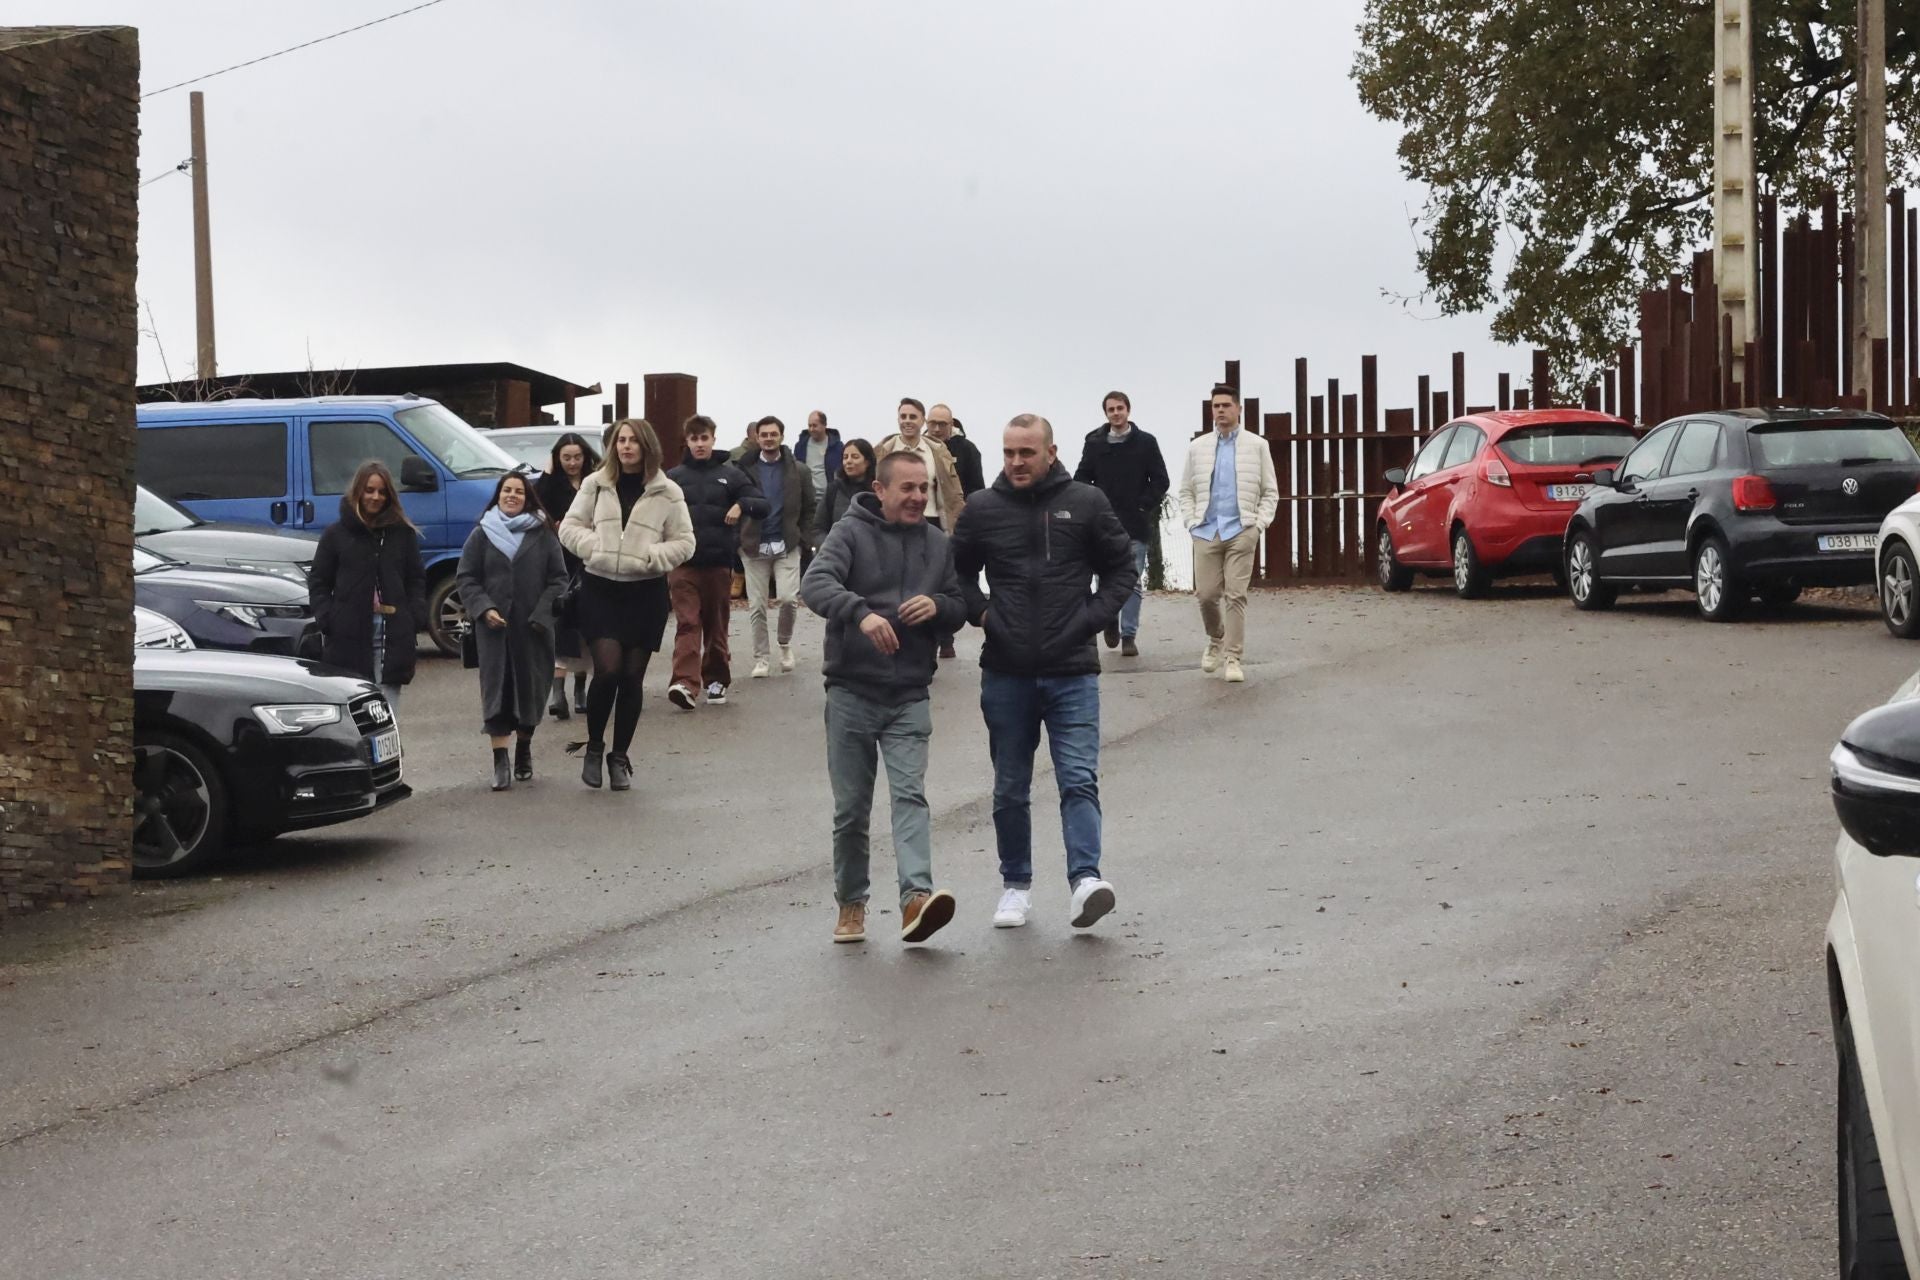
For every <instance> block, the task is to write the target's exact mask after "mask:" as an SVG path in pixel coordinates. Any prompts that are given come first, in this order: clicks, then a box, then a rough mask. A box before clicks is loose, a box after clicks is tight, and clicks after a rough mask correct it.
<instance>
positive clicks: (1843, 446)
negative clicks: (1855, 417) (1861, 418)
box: [1747, 422, 1920, 468]
mask: <svg viewBox="0 0 1920 1280" xmlns="http://www.w3.org/2000/svg"><path fill="white" fill-rule="evenodd" d="M1747 439H1748V440H1750V441H1752V442H1753V460H1754V465H1755V466H1758V467H1764V468H1772V467H1863V466H1866V465H1868V464H1869V463H1874V462H1905V463H1914V462H1920V455H1916V454H1915V453H1914V451H1913V445H1912V444H1911V443H1910V442H1909V441H1908V440H1907V437H1906V433H1905V432H1903V431H1901V430H1900V428H1899V426H1898V425H1896V424H1894V423H1891V422H1832V423H1827V422H1794V423H1787V424H1785V425H1782V426H1777V427H1755V428H1754V429H1753V430H1751V431H1749V432H1748V433H1747Z"/></svg>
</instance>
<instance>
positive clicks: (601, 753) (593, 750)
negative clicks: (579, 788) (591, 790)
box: [580, 742, 607, 787]
mask: <svg viewBox="0 0 1920 1280" xmlns="http://www.w3.org/2000/svg"><path fill="white" fill-rule="evenodd" d="M606 754H607V749H606V748H605V747H602V746H597V745H595V744H594V743H591V742H589V743H588V744H587V758H586V759H585V760H583V761H582V762H581V764H580V781H582V782H584V783H586V784H587V785H588V786H590V787H597V786H599V785H600V762H601V760H602V759H603V758H604V757H605V756H606Z"/></svg>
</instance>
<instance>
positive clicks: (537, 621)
mask: <svg viewBox="0 0 1920 1280" xmlns="http://www.w3.org/2000/svg"><path fill="white" fill-rule="evenodd" d="M459 582H460V602H461V603H462V604H464V605H465V606H466V609H467V616H468V617H469V618H471V619H473V640H474V647H475V648H476V649H477V650H478V651H479V656H480V703H481V715H482V717H483V719H484V726H483V727H484V728H485V729H486V732H487V736H488V737H489V738H490V739H492V743H493V789H494V790H495V791H505V790H506V789H507V788H508V787H511V786H512V785H513V780H514V779H515V778H518V779H520V780H521V781H522V782H525V781H526V780H527V779H529V778H531V777H533V731H534V729H535V728H537V727H538V726H539V724H540V711H541V708H542V707H544V706H545V705H546V701H547V685H548V680H549V677H548V674H547V673H548V672H550V671H552V670H553V636H554V629H555V621H554V616H553V605H554V601H556V600H558V599H559V598H560V593H561V592H562V591H563V590H565V589H566V585H567V565H566V561H565V559H564V558H563V557H562V555H561V549H560V539H559V538H558V537H557V536H555V534H554V532H553V526H552V525H551V524H549V523H548V522H547V518H546V516H545V515H544V514H542V513H541V510H540V499H539V498H537V497H536V496H534V492H533V486H532V484H531V483H530V482H529V481H528V480H527V478H526V477H525V476H523V475H520V474H519V473H518V472H508V473H507V474H506V475H504V476H501V477H500V483H499V484H497V485H495V486H494V488H493V501H491V502H489V503H488V504H487V509H486V510H485V511H483V512H481V513H480V523H479V524H478V525H477V526H475V528H474V530H473V532H472V533H470V534H468V535H467V544H466V546H465V547H463V548H462V549H461V551H460V577H459ZM515 735H517V736H518V738H519V743H518V745H517V746H516V747H515V748H514V755H513V767H512V771H511V772H509V771H508V767H507V739H508V738H509V737H510V736H515Z"/></svg>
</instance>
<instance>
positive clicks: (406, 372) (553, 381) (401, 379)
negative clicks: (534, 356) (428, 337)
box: [138, 360, 600, 407]
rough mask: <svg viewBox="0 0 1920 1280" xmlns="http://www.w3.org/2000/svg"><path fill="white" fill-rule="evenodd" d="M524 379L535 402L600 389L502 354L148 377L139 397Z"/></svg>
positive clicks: (388, 389) (281, 393) (390, 390)
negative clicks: (204, 377) (474, 359)
mask: <svg viewBox="0 0 1920 1280" xmlns="http://www.w3.org/2000/svg"><path fill="white" fill-rule="evenodd" d="M508 380H512V381H516V382H525V383H527V384H529V386H530V387H531V389H532V396H531V399H532V401H533V403H534V404H535V405H538V406H542V407H544V406H546V405H550V404H559V403H561V402H562V401H564V400H565V399H566V398H567V392H568V391H572V392H573V394H574V395H575V396H593V395H599V394H600V384H599V383H594V384H593V385H592V386H583V385H581V384H580V383H577V382H569V381H567V380H566V379H565V378H561V377H557V376H556V375H554V374H551V373H542V372H540V371H539V370H538V369H529V368H527V367H526V366H525V365H523V364H514V363H512V362H511V361H507V360H494V361H483V362H478V363H468V364H403V365H388V366H384V367H381V368H376V369H293V370H288V371H286V372H282V373H230V374H222V375H220V376H219V377H218V378H213V379H209V380H208V381H207V382H205V383H202V382H200V381H198V380H197V379H188V380H185V381H181V382H152V383H146V384H144V385H142V386H141V387H140V388H139V389H138V392H139V397H140V399H141V400H143V401H153V400H180V399H188V398H193V399H203V398H205V393H206V392H207V391H209V390H222V391H228V390H237V391H243V392H245V393H250V394H252V395H255V396H262V397H270V398H274V399H285V398H287V397H289V396H309V395H312V394H313V393H314V389H315V388H316V387H323V388H327V389H329V390H335V391H350V392H351V393H352V394H355V395H371V396H398V395H405V394H406V393H407V392H409V391H413V392H421V393H424V392H426V391H429V390H435V389H439V388H442V387H445V386H447V385H448V384H450V383H462V382H465V383H472V382H502V381H508Z"/></svg>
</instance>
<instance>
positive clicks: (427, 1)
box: [140, 0, 445, 100]
mask: <svg viewBox="0 0 1920 1280" xmlns="http://www.w3.org/2000/svg"><path fill="white" fill-rule="evenodd" d="M443 3H445V0H424V3H421V4H416V5H414V6H413V7H412V8H410V9H402V10H400V11H399V12H398V13H390V14H388V15H387V16H386V17H384V18H375V19H374V20H373V21H371V22H363V23H361V24H360V25H359V26H357V27H348V28H347V29H346V30H345V31H336V32H334V33H333V34H332V35H330V36H321V37H319V38H318V39H315V40H307V41H304V42H303V43H300V44H296V45H289V46H288V47H287V48H285V49H276V50H274V51H273V52H272V53H263V54H261V55H260V56H259V57H257V58H249V59H247V60H246V61H245V62H236V63H234V64H233V65H232V66H230V67H222V68H220V69H219V70H218V71H209V72H207V74H205V75H203V76H195V77H194V78H193V79H191V80H182V81H181V82H180V83H178V84H170V85H168V86H166V88H164V89H155V90H154V91H153V92H152V93H143V94H141V95H140V97H141V98H142V99H143V100H144V99H147V98H153V97H157V96H159V95H160V94H163V93H171V92H173V91H174V90H175V89H184V88H186V87H187V86H188V85H190V84H199V83H200V82H201V81H202V80H211V79H213V78H214V77H215V76H223V75H225V74H227V72H229V71H238V70H240V69H241V68H242V67H251V66H254V65H255V64H257V63H261V62H265V61H267V60H268V59H270V58H278V57H281V56H282V55H284V54H289V53H297V52H299V51H300V50H302V49H311V48H312V47H313V46H314V45H316V44H325V43H326V42H327V41H329V40H338V39H339V38H340V37H341V36H350V35H352V34H353V33H354V32H356V31H365V30H366V29H367V28H368V27H377V26H379V25H380V24H381V23H383V22H392V21H393V20H394V19H395V18H404V17H406V16H407V15H408V14H410V13H418V12H420V10H422V9H431V8H433V6H435V5H437V4H443Z"/></svg>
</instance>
